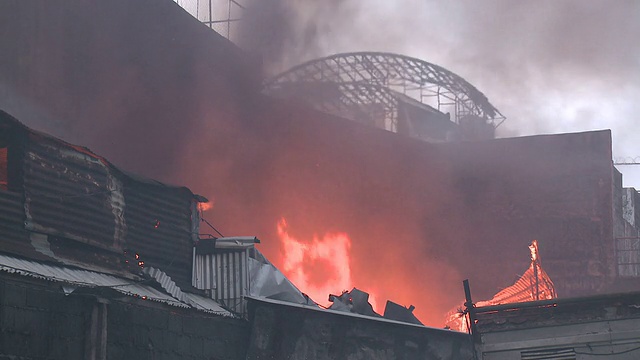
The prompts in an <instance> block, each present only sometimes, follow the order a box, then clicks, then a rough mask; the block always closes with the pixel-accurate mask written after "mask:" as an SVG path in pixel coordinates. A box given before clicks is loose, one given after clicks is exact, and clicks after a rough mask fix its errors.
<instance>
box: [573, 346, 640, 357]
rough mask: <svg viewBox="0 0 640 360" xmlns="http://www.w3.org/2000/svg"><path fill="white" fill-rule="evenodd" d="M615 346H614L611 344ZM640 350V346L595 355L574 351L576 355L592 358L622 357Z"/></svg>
mask: <svg viewBox="0 0 640 360" xmlns="http://www.w3.org/2000/svg"><path fill="white" fill-rule="evenodd" d="M611 345H613V344H611ZM637 350H640V346H638V347H635V348H631V349H627V350H622V351H618V352H610V353H606V354H605V353H602V354H599V353H593V352H581V351H574V352H575V353H576V354H580V355H590V356H611V355H621V354H626V353H630V352H633V351H637Z"/></svg>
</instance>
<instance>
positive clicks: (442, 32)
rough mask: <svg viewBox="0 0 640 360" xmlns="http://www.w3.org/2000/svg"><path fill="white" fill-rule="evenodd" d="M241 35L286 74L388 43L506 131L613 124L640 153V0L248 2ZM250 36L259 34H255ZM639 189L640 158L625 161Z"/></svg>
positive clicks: (616, 146)
mask: <svg viewBox="0 0 640 360" xmlns="http://www.w3.org/2000/svg"><path fill="white" fill-rule="evenodd" d="M244 4H245V5H246V6H247V9H246V10H245V11H244V14H243V18H244V19H243V21H242V25H239V28H240V30H239V31H233V32H232V35H231V38H232V40H234V41H236V42H237V43H238V44H240V45H241V46H243V47H245V48H246V49H248V50H249V51H255V52H258V53H260V54H261V55H262V57H263V59H264V63H265V66H266V69H267V72H269V73H272V74H277V73H278V72H280V71H284V70H286V69H288V68H289V67H291V66H293V65H296V64H299V63H301V62H304V61H307V60H311V59H314V58H317V57H321V56H327V55H331V54H335V53H341V52H353V51H385V52H395V53H399V54H404V55H408V56H412V57H416V58H419V59H422V60H425V61H427V62H431V63H434V64H437V65H440V66H442V67H444V68H446V69H448V70H450V71H452V72H454V73H456V74H458V75H460V76H462V77H463V78H465V79H466V80H467V81H469V82H470V83H471V84H473V85H474V86H476V87H477V88H478V89H479V90H480V91H482V92H483V93H484V94H485V95H486V96H487V97H488V99H489V101H490V102H491V103H492V104H493V105H494V106H495V107H496V108H498V109H499V110H500V111H501V113H502V114H504V115H505V116H506V117H507V121H506V122H504V123H503V124H502V125H501V126H500V127H499V128H498V129H497V136H498V137H510V136H526V135H536V134H549V133H563V132H581V131H588V130H598V129H611V131H612V139H613V156H614V158H636V157H638V159H637V160H640V145H638V144H639V143H640V132H638V131H635V130H636V124H637V116H638V114H640V101H639V100H640V41H638V39H640V2H638V1H625V0H621V1H614V2H612V1H604V0H572V1H570V0H567V1H555V0H542V1H540V0H536V1H532V0H525V1H507V0H482V1H472V0H464V1H431V0H403V1H382V0H366V1H365V0H327V1H311V0H254V1H253V2H252V1H250V0H245V1H244ZM246 34H250V35H249V36H246ZM618 169H619V170H620V171H621V172H622V173H623V175H624V178H623V179H624V180H623V181H624V185H625V186H634V187H636V188H640V165H638V166H618Z"/></svg>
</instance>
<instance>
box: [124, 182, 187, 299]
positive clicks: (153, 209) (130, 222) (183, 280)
mask: <svg viewBox="0 0 640 360" xmlns="http://www.w3.org/2000/svg"><path fill="white" fill-rule="evenodd" d="M123 190H124V198H125V200H126V206H125V212H124V218H125V221H126V224H127V238H126V240H127V242H126V246H127V249H128V250H129V251H131V252H135V253H138V254H139V255H140V259H141V260H142V261H144V262H145V265H149V266H153V267H157V268H159V269H161V270H162V271H164V272H166V273H167V274H168V275H169V276H170V277H171V279H172V280H173V281H175V282H176V283H177V284H178V286H180V287H182V288H184V286H189V285H190V284H191V262H192V247H193V240H192V233H191V225H192V224H191V209H192V207H191V201H192V200H191V199H192V198H193V194H191V192H190V191H189V190H188V189H186V188H170V187H167V186H164V185H156V184H151V183H145V182H142V181H137V180H135V179H125V181H124V182H123Z"/></svg>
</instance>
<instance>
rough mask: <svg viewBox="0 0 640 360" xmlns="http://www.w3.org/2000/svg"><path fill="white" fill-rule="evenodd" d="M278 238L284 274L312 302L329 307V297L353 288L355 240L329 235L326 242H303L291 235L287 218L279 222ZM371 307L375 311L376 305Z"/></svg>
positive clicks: (338, 235) (326, 235) (342, 235)
mask: <svg viewBox="0 0 640 360" xmlns="http://www.w3.org/2000/svg"><path fill="white" fill-rule="evenodd" d="M278 236H279V238H280V242H281V244H282V249H283V262H282V264H283V265H282V270H283V272H284V274H285V275H286V276H287V278H289V280H291V281H292V282H293V283H294V284H295V285H296V286H297V287H298V288H299V289H300V290H301V291H303V292H304V293H305V294H307V295H309V297H311V299H313V300H314V301H316V302H317V303H319V304H322V305H328V297H329V294H332V293H333V294H335V293H338V294H340V292H341V291H343V290H349V289H351V288H352V287H353V285H354V284H353V281H352V279H351V259H350V252H351V239H349V236H348V235H347V234H345V233H327V234H325V235H324V236H323V237H322V239H320V238H319V237H318V236H316V235H314V237H313V239H312V240H311V241H301V240H298V239H296V238H294V237H292V236H291V235H289V233H288V225H287V221H286V220H285V219H284V218H283V219H281V220H280V221H279V222H278ZM371 298H373V297H371ZM371 303H372V304H373V305H374V308H375V305H376V304H375V303H373V302H371Z"/></svg>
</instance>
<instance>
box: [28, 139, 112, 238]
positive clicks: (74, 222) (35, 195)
mask: <svg viewBox="0 0 640 360" xmlns="http://www.w3.org/2000/svg"><path fill="white" fill-rule="evenodd" d="M23 171H24V191H25V204H24V210H25V215H26V222H25V225H26V228H27V229H28V230H34V231H38V232H42V233H46V234H51V235H56V236H61V237H66V238H70V239H74V240H78V241H82V242H85V243H88V244H91V245H94V246H99V247H101V248H104V249H110V250H114V245H115V244H114V235H115V219H114V215H113V211H112V206H115V205H114V204H112V202H111V198H112V196H111V189H109V187H108V183H109V177H110V176H111V175H110V173H109V169H108V167H107V166H106V165H105V164H103V163H102V162H101V160H100V159H99V158H97V157H92V156H90V155H89V154H84V153H81V152H78V151H74V150H73V149H71V148H68V147H63V146H60V145H59V144H58V143H56V142H54V141H53V140H51V139H47V138H44V137H42V136H38V135H33V134H31V136H30V138H29V142H28V144H27V148H26V152H25V154H24V162H23ZM115 250H116V251H120V250H121V249H115Z"/></svg>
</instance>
